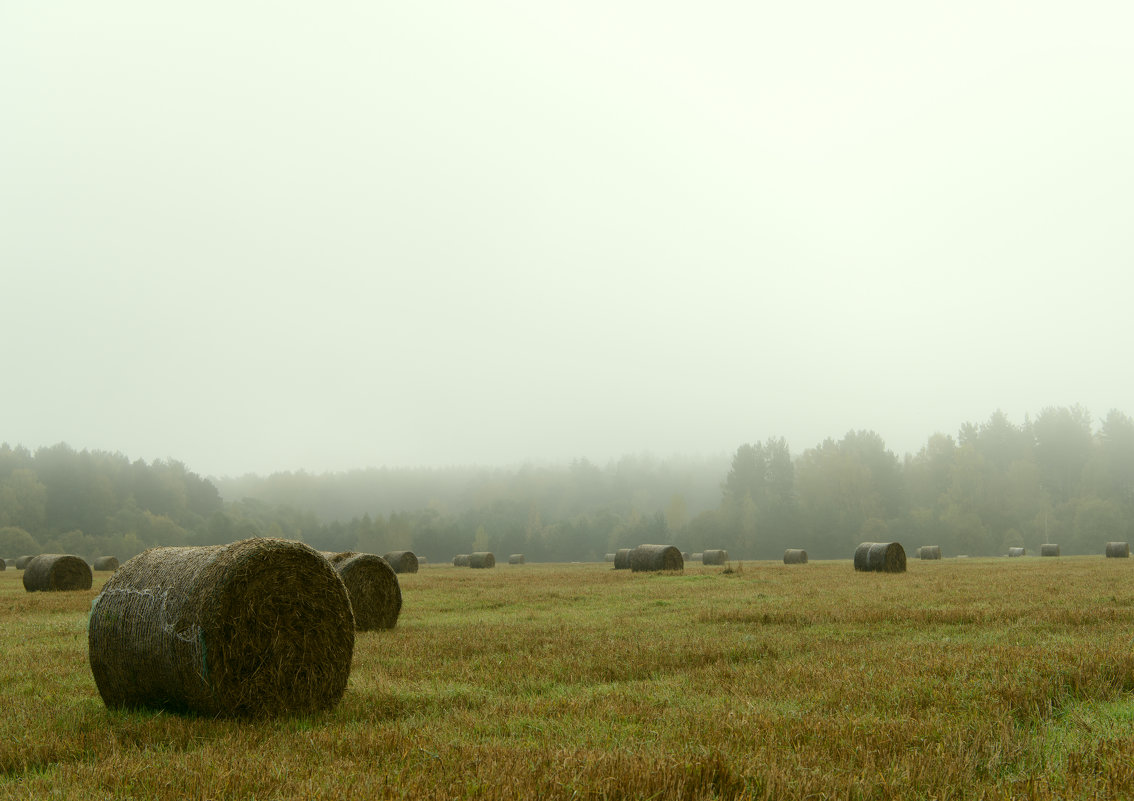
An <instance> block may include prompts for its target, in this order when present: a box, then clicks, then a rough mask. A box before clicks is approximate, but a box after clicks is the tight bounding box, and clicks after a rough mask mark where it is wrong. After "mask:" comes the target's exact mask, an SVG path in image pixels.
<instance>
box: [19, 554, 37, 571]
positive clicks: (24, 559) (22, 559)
mask: <svg viewBox="0 0 1134 801" xmlns="http://www.w3.org/2000/svg"><path fill="white" fill-rule="evenodd" d="M32 559H35V557H34V556H18V557H16V570H26V569H27V566H28V562H30V561H31V560H32Z"/></svg>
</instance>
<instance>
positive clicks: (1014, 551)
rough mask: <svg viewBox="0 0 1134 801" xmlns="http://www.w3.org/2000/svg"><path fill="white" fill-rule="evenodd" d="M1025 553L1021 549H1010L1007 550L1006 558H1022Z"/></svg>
mask: <svg viewBox="0 0 1134 801" xmlns="http://www.w3.org/2000/svg"><path fill="white" fill-rule="evenodd" d="M1025 553H1027V551H1025V550H1024V549H1023V548H1016V547H1012V548H1009V549H1008V556H1011V557H1016V556H1023V555H1024V554H1025Z"/></svg>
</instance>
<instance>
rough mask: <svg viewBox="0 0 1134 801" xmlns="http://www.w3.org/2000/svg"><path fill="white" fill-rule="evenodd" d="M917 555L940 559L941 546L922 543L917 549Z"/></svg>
mask: <svg viewBox="0 0 1134 801" xmlns="http://www.w3.org/2000/svg"><path fill="white" fill-rule="evenodd" d="M917 556H918V558H919V559H940V558H941V546H940V545H922V546H921V547H920V548H918V549H917Z"/></svg>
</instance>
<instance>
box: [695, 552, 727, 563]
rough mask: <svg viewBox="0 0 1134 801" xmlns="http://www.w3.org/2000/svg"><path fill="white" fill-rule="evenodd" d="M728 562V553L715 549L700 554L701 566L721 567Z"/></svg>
mask: <svg viewBox="0 0 1134 801" xmlns="http://www.w3.org/2000/svg"><path fill="white" fill-rule="evenodd" d="M727 561H728V551H725V550H721V549H716V550H712V549H710V550H708V551H704V552H703V553H702V554H701V564H703V565H723V564H725V563H726V562H727Z"/></svg>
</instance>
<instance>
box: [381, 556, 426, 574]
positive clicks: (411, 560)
mask: <svg viewBox="0 0 1134 801" xmlns="http://www.w3.org/2000/svg"><path fill="white" fill-rule="evenodd" d="M382 558H383V559H385V560H386V561H387V562H389V563H390V567H392V568H394V572H395V573H416V572H417V563H418V561H420V560H419V559H418V558H417V554H415V553H414V552H413V551H390V552H389V553H388V554H383V556H382Z"/></svg>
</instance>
